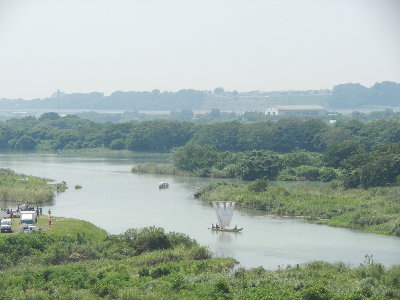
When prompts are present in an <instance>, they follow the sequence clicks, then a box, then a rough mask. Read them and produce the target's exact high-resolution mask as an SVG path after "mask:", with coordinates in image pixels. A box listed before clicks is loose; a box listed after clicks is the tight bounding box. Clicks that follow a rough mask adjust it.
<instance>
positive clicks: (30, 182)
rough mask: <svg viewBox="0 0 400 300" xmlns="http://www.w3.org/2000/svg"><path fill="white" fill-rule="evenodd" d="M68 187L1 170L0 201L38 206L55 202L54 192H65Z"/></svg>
mask: <svg viewBox="0 0 400 300" xmlns="http://www.w3.org/2000/svg"><path fill="white" fill-rule="evenodd" d="M67 188H68V187H67V185H65V184H60V185H59V188H58V189H57V183H56V182H54V181H53V180H52V179H46V178H41V177H37V176H32V175H25V174H17V173H15V172H14V171H12V170H10V169H0V201H8V202H17V203H20V204H32V203H34V204H37V203H43V202H48V201H51V200H53V198H54V192H55V191H59V192H63V191H65V190H66V189H67Z"/></svg>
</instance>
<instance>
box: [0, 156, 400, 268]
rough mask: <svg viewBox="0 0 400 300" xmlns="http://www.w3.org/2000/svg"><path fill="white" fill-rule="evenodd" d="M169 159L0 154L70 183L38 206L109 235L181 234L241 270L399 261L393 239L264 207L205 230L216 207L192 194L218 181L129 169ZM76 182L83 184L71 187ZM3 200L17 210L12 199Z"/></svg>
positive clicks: (8, 164) (7, 163) (399, 244)
mask: <svg viewBox="0 0 400 300" xmlns="http://www.w3.org/2000/svg"><path fill="white" fill-rule="evenodd" d="M167 159H168V156H167V155H162V154H122V153H118V154H112V153H109V154H104V153H87V154H85V153H68V152H65V153H64V154H63V155H59V154H58V153H35V152H0V167H1V168H9V169H11V170H14V171H15V172H17V173H23V174H26V175H35V176H40V177H46V178H52V179H55V180H57V181H58V182H60V181H61V180H64V181H66V182H67V185H68V187H69V189H68V190H67V191H66V192H65V193H59V194H57V196H56V198H55V199H54V200H53V202H51V203H47V204H45V205H43V206H42V207H43V211H44V212H47V210H48V209H51V211H52V215H53V216H60V217H68V218H76V219H81V220H87V221H89V222H91V223H93V224H95V225H96V226H99V227H100V228H103V229H105V230H106V231H107V232H109V233H111V234H120V233H123V232H124V231H126V230H127V229H129V228H140V227H147V226H152V225H154V226H157V227H163V228H165V231H167V232H168V231H176V232H183V233H185V234H188V235H189V236H190V237H191V238H194V239H196V240H197V241H198V242H199V243H200V244H201V245H204V246H208V247H209V248H210V250H211V251H212V252H213V254H214V256H216V257H217V256H218V257H233V258H235V259H236V260H238V261H239V266H241V267H245V268H253V267H258V266H263V267H264V268H267V269H276V268H278V266H281V267H282V266H286V265H288V264H290V265H295V264H301V263H305V262H310V261H314V260H323V261H327V262H338V261H343V262H345V263H350V264H352V265H353V266H358V265H359V264H360V263H363V262H364V257H365V255H371V254H372V255H373V259H374V261H376V262H380V263H382V264H384V265H385V266H386V267H390V266H392V265H393V264H400V238H398V237H391V236H382V235H374V234H369V233H363V232H360V231H355V230H349V229H343V228H333V227H328V226H323V225H316V224H314V223H312V222H307V221H304V220H301V219H298V218H272V217H268V216H266V214H265V212H260V211H252V210H248V209H241V208H238V207H236V208H235V212H234V214H233V221H232V222H233V223H234V224H235V223H236V224H237V225H238V227H243V228H244V229H243V231H242V232H239V233H228V232H212V231H210V230H208V228H209V227H210V226H211V223H215V222H216V215H215V211H214V209H213V207H212V205H210V204H209V203H204V202H202V201H200V200H198V199H196V198H194V197H193V193H194V192H195V191H197V190H198V188H199V187H200V186H201V185H203V184H205V183H208V182H213V181H214V182H215V181H220V180H221V179H212V178H184V177H179V176H159V175H148V174H133V173H131V172H130V170H131V168H132V166H133V165H135V164H137V163H142V162H150V161H151V162H156V163H168V160H167ZM160 181H167V182H169V184H170V187H169V188H168V189H163V190H159V189H158V183H159V182H160ZM228 181H229V180H228ZM232 181H234V180H232ZM75 185H81V186H82V189H74V187H75ZM216 200H218V199H216ZM0 206H3V207H7V208H16V204H13V203H0Z"/></svg>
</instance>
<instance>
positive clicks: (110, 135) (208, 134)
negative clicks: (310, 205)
mask: <svg viewBox="0 0 400 300" xmlns="http://www.w3.org/2000/svg"><path fill="white" fill-rule="evenodd" d="M264 116H265V115H264ZM265 118H266V119H263V120H260V121H257V122H250V123H249V121H247V120H245V119H243V118H242V119H240V120H239V119H238V120H235V121H230V120H225V121H221V120H214V121H207V122H205V123H204V124H203V123H194V122H187V121H177V120H175V121H173V120H169V121H168V120H153V121H141V122H139V121H137V120H136V121H132V120H131V121H132V122H131V121H126V122H124V123H117V124H113V123H110V122H106V123H99V122H93V121H89V120H87V119H81V118H79V117H77V116H75V115H67V116H63V117H61V116H59V115H58V114H56V113H45V114H43V115H42V116H41V117H40V118H38V119H36V118H35V117H33V116H29V117H24V118H20V119H15V118H14V119H10V120H7V121H6V123H0V149H9V150H42V151H43V150H46V151H54V150H60V151H61V150H79V149H93V148H107V149H109V150H130V151H138V152H142V151H147V152H169V151H171V150H172V149H173V148H175V147H182V146H185V145H187V144H193V145H200V146H203V147H204V146H206V145H209V146H212V147H214V148H215V149H216V150H217V151H218V152H224V151H230V152H234V153H236V152H246V151H252V150H268V151H273V152H276V153H279V154H284V153H290V152H292V151H296V150H305V151H309V152H318V153H322V152H324V151H325V149H327V147H329V146H331V145H335V144H338V143H341V142H344V141H355V142H360V143H361V144H363V145H364V146H365V148H366V151H367V152H371V151H374V150H377V149H378V148H379V147H380V146H382V145H383V144H386V143H388V142H392V143H396V142H399V141H400V135H399V132H400V122H399V116H398V115H397V116H394V115H393V116H391V117H390V118H389V119H387V120H383V119H380V120H373V121H371V122H368V123H365V122H364V121H363V120H359V119H356V118H352V119H350V120H346V121H341V120H340V118H336V117H334V118H335V119H337V120H338V122H336V123H335V124H328V123H327V120H321V119H318V118H311V119H307V120H303V119H301V118H299V117H281V118H279V119H277V120H274V121H273V120H272V119H268V117H267V116H265Z"/></svg>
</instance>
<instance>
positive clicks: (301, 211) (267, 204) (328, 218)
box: [200, 183, 400, 236]
mask: <svg viewBox="0 0 400 300" xmlns="http://www.w3.org/2000/svg"><path fill="white" fill-rule="evenodd" d="M200 194H201V199H203V200H205V201H235V202H236V203H237V205H240V206H242V207H247V208H252V209H258V210H265V211H266V213H268V214H274V215H278V216H302V217H304V218H306V219H308V220H319V221H318V223H320V224H328V225H332V226H340V227H346V228H354V229H362V230H364V231H367V232H374V233H380V234H388V235H396V236H400V187H385V188H370V189H367V190H362V189H348V190H345V189H342V188H339V187H337V186H335V185H334V184H330V185H328V187H326V188H313V187H299V188H297V189H287V188H285V187H284V186H279V187H275V188H271V187H270V188H268V189H267V190H266V191H264V192H260V193H257V192H253V191H251V190H250V189H249V186H247V185H231V184H227V183H219V184H211V185H208V186H205V187H203V188H202V189H201V190H200Z"/></svg>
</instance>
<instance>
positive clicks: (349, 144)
mask: <svg viewBox="0 0 400 300" xmlns="http://www.w3.org/2000/svg"><path fill="white" fill-rule="evenodd" d="M364 148H365V146H364V145H363V144H361V143H360V142H356V141H344V142H342V143H340V144H335V145H331V146H329V147H327V148H326V150H325V153H324V155H323V157H322V161H323V162H325V165H326V166H327V167H332V168H339V166H340V163H341V162H342V161H343V160H345V159H347V158H349V157H350V156H352V155H356V154H363V153H364V152H365V150H364Z"/></svg>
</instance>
